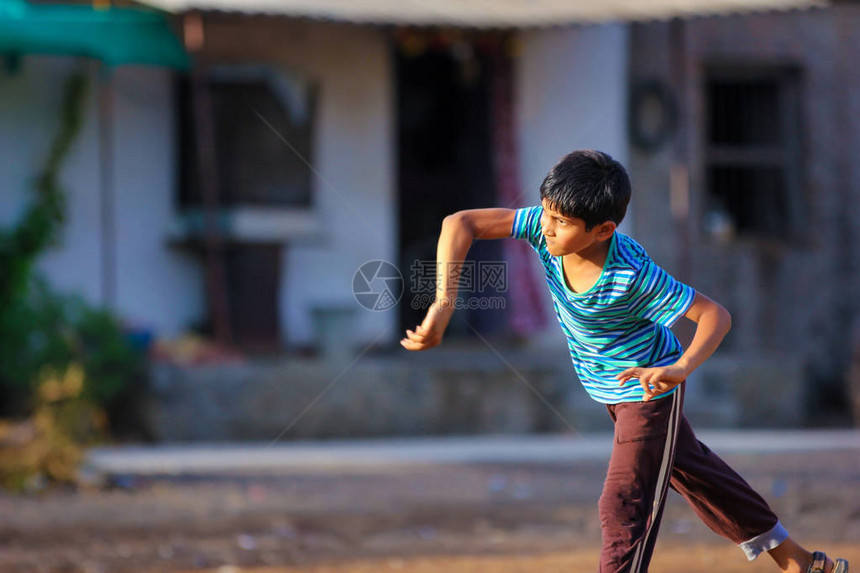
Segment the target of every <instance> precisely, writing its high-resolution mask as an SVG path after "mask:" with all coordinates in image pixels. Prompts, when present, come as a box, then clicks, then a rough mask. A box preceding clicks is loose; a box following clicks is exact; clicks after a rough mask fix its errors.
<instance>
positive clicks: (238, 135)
mask: <svg viewBox="0 0 860 573" xmlns="http://www.w3.org/2000/svg"><path fill="white" fill-rule="evenodd" d="M190 91H191V90H190V88H189V84H188V82H187V80H186V81H183V82H181V84H180V87H179V112H180V113H179V115H180V118H179V119H180V121H179V123H180V134H179V139H180V178H181V181H180V197H179V202H180V206H181V207H182V208H186V207H194V206H198V205H200V204H201V203H202V198H201V197H202V195H201V190H200V188H199V185H198V183H197V169H198V164H197V156H196V145H195V137H194V131H193V130H194V116H193V113H192V108H191V106H192V105H193V101H192V96H191V93H190ZM209 91H210V94H211V101H212V115H213V118H212V121H213V131H214V135H215V151H216V154H217V157H216V159H217V168H218V189H219V200H220V203H221V205H223V206H224V207H239V206H242V207H250V206H257V207H278V208H292V209H307V208H309V207H310V206H311V178H312V172H311V169H310V167H309V164H310V165H312V164H313V156H312V155H313V154H312V137H311V136H312V122H313V117H314V107H315V98H314V90H313V89H312V88H311V87H310V85H309V84H308V82H306V81H305V80H304V79H303V78H302V77H300V76H298V75H295V74H287V73H284V72H282V71H280V70H275V69H274V68H271V67H268V66H219V67H215V68H212V69H211V71H210V77H209Z"/></svg>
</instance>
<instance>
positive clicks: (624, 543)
mask: <svg viewBox="0 0 860 573" xmlns="http://www.w3.org/2000/svg"><path fill="white" fill-rule="evenodd" d="M682 401H683V396H682V388H679V390H678V391H676V392H675V393H674V394H672V395H671V396H668V397H666V398H661V399H659V400H652V401H650V402H636V403H623V404H614V405H610V406H608V410H609V413H610V416H611V417H612V419H613V421H614V422H615V440H614V444H613V448H612V456H611V458H610V460H609V469H608V471H607V474H606V482H605V483H604V485H603V493H602V494H601V496H600V503H599V506H600V525H601V531H602V534H603V548H602V550H601V554H600V573H643V572H645V571H647V570H648V564H649V563H650V561H651V553H652V552H653V550H654V542H655V541H656V537H657V530H658V528H659V525H660V518H661V516H662V513H663V505H664V501H665V497H666V493H667V491H668V486H669V479H670V477H671V472H672V461H673V456H674V449H675V439H676V437H677V431H678V425H679V423H680V420H681V417H682V415H681V403H682Z"/></svg>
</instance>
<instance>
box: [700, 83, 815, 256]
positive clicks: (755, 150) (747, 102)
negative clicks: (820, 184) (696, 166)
mask: <svg viewBox="0 0 860 573" xmlns="http://www.w3.org/2000/svg"><path fill="white" fill-rule="evenodd" d="M799 75H800V74H799V73H798V70H797V69H796V68H792V67H772V66H771V67H731V66H723V67H710V68H708V69H707V70H706V81H705V90H706V94H705V95H706V145H705V171H706V173H705V175H706V185H707V197H706V201H705V228H706V230H708V231H709V232H710V233H711V234H713V235H716V236H723V237H725V236H734V235H738V236H744V237H757V238H771V239H779V240H791V239H793V238H796V237H797V235H798V233H799V231H800V229H801V227H802V221H801V218H802V213H803V211H804V209H803V184H802V178H803V169H802V156H801V153H800V139H801V133H800V126H799V109H798V108H799V106H798V99H799Z"/></svg>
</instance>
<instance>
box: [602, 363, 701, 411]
mask: <svg viewBox="0 0 860 573" xmlns="http://www.w3.org/2000/svg"><path fill="white" fill-rule="evenodd" d="M616 378H618V380H619V381H620V382H621V383H620V384H619V386H623V385H624V384H625V383H626V382H627V381H628V380H631V379H634V378H638V379H639V384H641V385H642V389H643V390H645V399H644V401H645V402H648V401H649V400H651V398H654V397H655V396H659V395H660V394H665V393H666V392H668V391H669V390H671V389H672V388H674V387H675V386H677V385H678V384H680V383H681V382H683V381H684V380H686V378H687V371H686V370H684V369H683V368H681V367H680V366H675V365H672V366H658V367H655V368H642V367H639V366H637V367H635V368H628V369H627V370H625V371H624V372H622V373H621V374H619V375H618V376H616Z"/></svg>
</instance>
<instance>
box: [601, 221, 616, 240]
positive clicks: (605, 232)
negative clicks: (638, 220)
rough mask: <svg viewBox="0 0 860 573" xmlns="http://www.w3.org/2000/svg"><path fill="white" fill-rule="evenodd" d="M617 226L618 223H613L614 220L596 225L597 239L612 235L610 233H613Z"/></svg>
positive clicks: (604, 238)
mask: <svg viewBox="0 0 860 573" xmlns="http://www.w3.org/2000/svg"><path fill="white" fill-rule="evenodd" d="M617 228H618V225H616V224H615V221H604V222H603V223H601V224H599V225H598V226H597V235H596V238H597V240H599V241H603V240H606V239H608V238H609V237H611V236H612V233H614V232H615V229H617Z"/></svg>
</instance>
